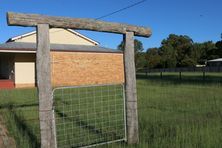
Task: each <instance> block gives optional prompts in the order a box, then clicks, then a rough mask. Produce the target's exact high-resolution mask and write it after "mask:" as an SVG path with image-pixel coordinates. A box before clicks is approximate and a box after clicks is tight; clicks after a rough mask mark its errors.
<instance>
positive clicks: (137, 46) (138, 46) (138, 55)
mask: <svg viewBox="0 0 222 148" xmlns="http://www.w3.org/2000/svg"><path fill="white" fill-rule="evenodd" d="M117 49H118V50H121V51H124V42H123V41H122V42H121V43H120V44H119V45H118V46H117ZM143 50H144V48H143V43H142V42H141V41H139V40H137V39H135V40H134V51H135V66H136V69H139V68H143V66H144V65H143V64H141V63H144V62H141V61H143V60H144V59H145V56H144V54H143V53H142V51H143Z"/></svg>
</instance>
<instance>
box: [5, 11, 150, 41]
mask: <svg viewBox="0 0 222 148" xmlns="http://www.w3.org/2000/svg"><path fill="white" fill-rule="evenodd" d="M7 22H8V25H11V26H12V25H14V26H37V25H38V24H49V26H50V27H57V28H70V29H79V30H92V31H99V32H109V33H117V34H125V33H126V32H134V35H135V36H142V37H150V36H151V34H152V33H151V30H150V29H149V28H147V27H138V26H133V25H128V24H120V23H113V22H104V21H98V20H95V19H86V18H85V19H84V18H67V17H53V16H45V15H39V14H23V13H14V12H8V13H7Z"/></svg>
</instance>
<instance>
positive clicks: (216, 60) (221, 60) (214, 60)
mask: <svg viewBox="0 0 222 148" xmlns="http://www.w3.org/2000/svg"><path fill="white" fill-rule="evenodd" d="M207 62H222V58H218V59H213V60H208V61H207Z"/></svg>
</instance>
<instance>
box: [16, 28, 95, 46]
mask: <svg viewBox="0 0 222 148" xmlns="http://www.w3.org/2000/svg"><path fill="white" fill-rule="evenodd" d="M49 37H50V43H51V44H53V43H54V44H74V45H76V44H77V45H94V44H93V43H92V42H89V41H87V40H86V39H83V38H82V37H79V36H77V35H75V34H73V33H71V32H70V31H67V30H64V29H60V28H52V29H50V30H49ZM15 42H28V43H35V42H36V34H32V35H29V36H26V37H23V38H21V39H18V40H15Z"/></svg>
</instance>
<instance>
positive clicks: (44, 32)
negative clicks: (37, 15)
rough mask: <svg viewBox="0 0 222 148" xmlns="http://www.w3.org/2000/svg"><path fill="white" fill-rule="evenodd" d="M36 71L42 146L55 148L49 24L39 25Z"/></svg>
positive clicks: (42, 147)
mask: <svg viewBox="0 0 222 148" xmlns="http://www.w3.org/2000/svg"><path fill="white" fill-rule="evenodd" d="M36 71H37V88H38V98H39V120H40V134H41V148H49V147H50V148H54V147H56V141H55V135H54V131H53V130H54V126H53V123H54V122H53V111H52V108H53V102H52V101H53V100H52V88H51V68H50V42H49V25H48V24H38V25H37V51H36Z"/></svg>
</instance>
